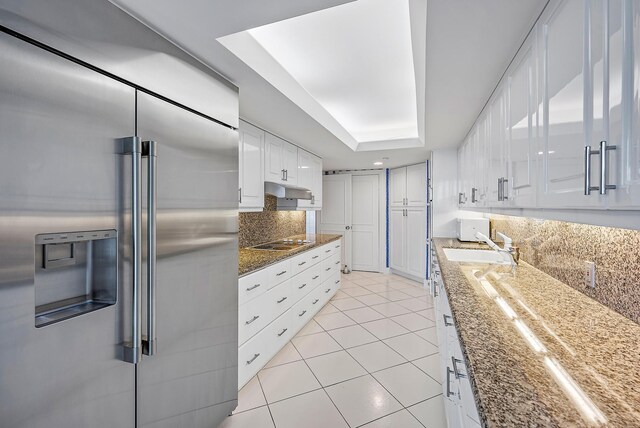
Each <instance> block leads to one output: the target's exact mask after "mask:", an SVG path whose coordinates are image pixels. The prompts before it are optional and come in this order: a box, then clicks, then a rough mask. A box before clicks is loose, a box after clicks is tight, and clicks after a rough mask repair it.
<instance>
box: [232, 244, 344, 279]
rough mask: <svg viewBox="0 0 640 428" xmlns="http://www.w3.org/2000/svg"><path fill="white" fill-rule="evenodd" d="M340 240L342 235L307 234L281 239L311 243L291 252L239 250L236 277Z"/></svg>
mask: <svg viewBox="0 0 640 428" xmlns="http://www.w3.org/2000/svg"><path fill="white" fill-rule="evenodd" d="M340 238H342V235H331V234H326V233H324V234H323V233H317V234H309V233H307V234H303V235H294V236H287V237H286V238H282V239H293V240H298V239H306V240H308V241H311V244H309V245H305V246H304V247H301V248H299V249H295V250H291V251H274V250H256V249H253V248H251V247H247V248H240V250H239V251H238V275H239V276H244V275H247V274H250V273H251V272H254V271H256V270H259V269H262V268H265V267H267V266H269V265H272V264H274V263H277V262H279V261H281V260H285V259H288V258H289V257H293V256H297V255H298V254H300V253H304V252H305V251H308V250H311V249H312V248H316V247H319V246H321V245H324V244H327V243H329V242H332V241H337V240H338V239H340Z"/></svg>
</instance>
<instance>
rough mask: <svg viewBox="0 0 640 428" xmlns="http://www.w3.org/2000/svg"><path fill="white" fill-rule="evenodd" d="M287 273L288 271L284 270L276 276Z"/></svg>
mask: <svg viewBox="0 0 640 428" xmlns="http://www.w3.org/2000/svg"><path fill="white" fill-rule="evenodd" d="M285 273H287V271H286V270H283V271H282V272H280V273H277V274H276V276H280V275H284V274H285Z"/></svg>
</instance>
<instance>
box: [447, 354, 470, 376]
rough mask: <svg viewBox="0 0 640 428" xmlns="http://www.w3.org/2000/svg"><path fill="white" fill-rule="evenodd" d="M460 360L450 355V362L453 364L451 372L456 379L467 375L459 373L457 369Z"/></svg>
mask: <svg viewBox="0 0 640 428" xmlns="http://www.w3.org/2000/svg"><path fill="white" fill-rule="evenodd" d="M461 362H462V360H459V359H457V358H456V357H453V356H452V357H451V364H452V365H453V374H454V375H455V377H456V379H465V378H466V377H467V375H466V374H464V373H460V372H459V371H458V363H461Z"/></svg>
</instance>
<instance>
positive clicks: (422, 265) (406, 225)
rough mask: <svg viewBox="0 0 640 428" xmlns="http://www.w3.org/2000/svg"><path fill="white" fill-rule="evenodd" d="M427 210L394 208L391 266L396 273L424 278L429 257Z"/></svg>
mask: <svg viewBox="0 0 640 428" xmlns="http://www.w3.org/2000/svg"><path fill="white" fill-rule="evenodd" d="M426 239H427V211H426V208H419V207H408V208H392V209H391V210H390V217H389V241H390V242H389V250H390V260H389V266H390V267H391V269H393V270H394V272H395V273H400V274H406V275H410V276H412V277H415V278H424V277H425V275H426V266H427V256H426V251H427V247H426V245H427V244H426Z"/></svg>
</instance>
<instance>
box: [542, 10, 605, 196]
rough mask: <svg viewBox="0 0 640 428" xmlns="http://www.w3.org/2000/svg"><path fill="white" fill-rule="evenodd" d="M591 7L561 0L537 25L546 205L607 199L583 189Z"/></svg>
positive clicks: (588, 115)
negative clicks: (588, 30) (588, 24)
mask: <svg viewBox="0 0 640 428" xmlns="http://www.w3.org/2000/svg"><path fill="white" fill-rule="evenodd" d="M588 7H590V5H589V2H585V1H578V0H563V1H559V2H557V3H556V4H555V5H550V6H549V7H548V8H547V10H545V13H544V14H543V16H542V18H541V22H540V26H539V29H540V38H541V49H540V55H541V61H540V63H541V65H542V67H541V68H542V70H541V77H542V83H543V88H542V107H543V129H542V136H543V137H542V139H541V143H542V144H541V146H540V151H541V152H542V154H541V156H542V159H543V162H544V168H543V169H542V179H541V180H540V184H541V188H540V189H539V192H540V200H539V205H540V206H542V207H551V208H554V207H555V208H572V207H594V208H597V207H599V206H602V205H603V204H602V203H603V201H601V200H600V198H599V197H598V195H597V192H596V193H595V194H594V195H592V196H593V197H585V195H584V153H585V149H584V148H585V146H586V145H588V144H591V142H590V139H591V136H590V130H591V119H592V115H591V112H592V111H593V104H592V103H591V101H592V100H593V96H592V95H593V94H592V93H591V89H590V88H591V87H592V86H591V82H592V81H591V77H592V76H591V74H592V73H591V65H592V64H589V63H588V58H589V57H588V55H586V53H588V52H587V51H586V49H588V45H589V43H587V42H588V41H589V40H585V33H586V31H585V26H584V24H585V16H586V13H587V9H586V8H588ZM586 37H589V34H588V33H587V36H586ZM594 42H596V41H595V40H594ZM596 45H597V42H596ZM599 86H600V87H601V85H599ZM596 87H597V86H596ZM596 144H597V143H595V144H594V145H596ZM593 172H594V174H593V177H594V178H595V177H596V174H595V171H593Z"/></svg>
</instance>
